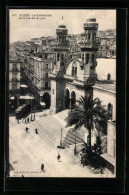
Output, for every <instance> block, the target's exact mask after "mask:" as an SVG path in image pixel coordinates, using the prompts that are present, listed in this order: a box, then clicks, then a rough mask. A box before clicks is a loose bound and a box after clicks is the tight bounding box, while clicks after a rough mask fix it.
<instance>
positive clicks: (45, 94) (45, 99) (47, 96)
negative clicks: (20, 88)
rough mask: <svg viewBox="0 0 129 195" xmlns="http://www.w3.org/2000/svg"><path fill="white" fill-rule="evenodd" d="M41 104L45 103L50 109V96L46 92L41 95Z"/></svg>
mask: <svg viewBox="0 0 129 195" xmlns="http://www.w3.org/2000/svg"><path fill="white" fill-rule="evenodd" d="M43 102H45V104H46V107H47V108H49V107H50V95H49V93H48V92H45V93H44V94H43Z"/></svg>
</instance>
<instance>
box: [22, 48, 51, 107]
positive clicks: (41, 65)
mask: <svg viewBox="0 0 129 195" xmlns="http://www.w3.org/2000/svg"><path fill="white" fill-rule="evenodd" d="M53 67H54V53H52V52H47V51H46V52H45V53H43V54H42V55H41V56H40V57H39V56H37V57H36V56H32V55H31V56H28V57H27V58H26V62H25V70H24V74H25V75H24V80H25V81H26V83H27V84H28V85H29V88H30V90H31V92H33V94H34V97H35V100H36V101H37V103H38V104H40V103H41V102H45V103H46V105H47V106H48V107H49V106H50V87H51V86H50V79H49V75H48V74H49V72H50V71H52V70H53Z"/></svg>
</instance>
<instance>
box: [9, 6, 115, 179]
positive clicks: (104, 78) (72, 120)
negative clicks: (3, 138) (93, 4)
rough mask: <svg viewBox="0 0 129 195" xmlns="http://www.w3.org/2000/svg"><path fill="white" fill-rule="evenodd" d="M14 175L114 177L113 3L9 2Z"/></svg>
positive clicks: (11, 146)
mask: <svg viewBox="0 0 129 195" xmlns="http://www.w3.org/2000/svg"><path fill="white" fill-rule="evenodd" d="M8 66H9V83H8V85H9V102H8V103H9V111H8V112H9V177H69V178H70V177H72V178H75V177H76V178H115V177H116V10H115V9H114V10H113V9H112V10H110V9H92V10H91V9H9V64H8Z"/></svg>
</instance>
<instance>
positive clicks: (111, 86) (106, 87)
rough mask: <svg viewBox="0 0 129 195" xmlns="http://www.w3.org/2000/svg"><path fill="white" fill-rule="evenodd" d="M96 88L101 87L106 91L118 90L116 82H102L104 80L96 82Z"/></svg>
mask: <svg viewBox="0 0 129 195" xmlns="http://www.w3.org/2000/svg"><path fill="white" fill-rule="evenodd" d="M94 88H100V89H104V90H106V91H111V92H115V91H116V86H115V84H107V83H102V82H98V83H96V84H95V85H94Z"/></svg>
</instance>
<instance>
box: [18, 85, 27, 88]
mask: <svg viewBox="0 0 129 195" xmlns="http://www.w3.org/2000/svg"><path fill="white" fill-rule="evenodd" d="M20 87H22V88H28V86H27V85H20Z"/></svg>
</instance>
